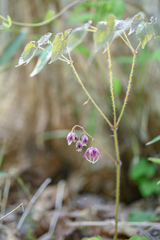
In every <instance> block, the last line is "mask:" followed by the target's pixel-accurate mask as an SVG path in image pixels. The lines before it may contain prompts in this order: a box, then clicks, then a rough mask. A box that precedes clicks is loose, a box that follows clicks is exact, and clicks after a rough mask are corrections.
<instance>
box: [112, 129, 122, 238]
mask: <svg viewBox="0 0 160 240" xmlns="http://www.w3.org/2000/svg"><path fill="white" fill-rule="evenodd" d="M113 133H114V143H115V151H116V157H117V162H116V168H117V169H116V170H117V172H116V214H115V235H114V240H117V232H118V210H119V195H120V168H121V162H120V156H119V148H118V138H117V130H116V129H114V130H113Z"/></svg>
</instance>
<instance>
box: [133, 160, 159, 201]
mask: <svg viewBox="0 0 160 240" xmlns="http://www.w3.org/2000/svg"><path fill="white" fill-rule="evenodd" d="M156 171H157V168H156V165H154V164H151V163H149V162H148V161H147V159H146V158H143V157H140V158H139V161H138V162H137V163H136V164H133V165H132V166H131V169H130V171H129V177H130V178H131V179H132V180H134V181H135V182H136V183H137V184H138V187H139V190H140V192H141V194H142V196H143V197H148V196H150V195H152V194H153V193H156V194H157V193H159V192H160V187H159V186H158V185H157V181H158V179H153V180H151V179H150V178H152V177H153V176H154V175H155V173H156Z"/></svg>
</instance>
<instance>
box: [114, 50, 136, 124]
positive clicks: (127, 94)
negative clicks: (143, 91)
mask: <svg viewBox="0 0 160 240" xmlns="http://www.w3.org/2000/svg"><path fill="white" fill-rule="evenodd" d="M135 59H136V51H134V52H133V61H132V67H131V72H130V76H129V82H128V87H127V92H126V96H125V99H124V103H123V106H122V110H121V113H120V115H119V118H118V120H117V123H116V125H115V128H117V127H118V125H119V122H120V120H121V118H122V115H123V112H124V109H125V106H126V104H127V99H128V96H129V92H130V88H131V83H132V75H133V70H134V65H135Z"/></svg>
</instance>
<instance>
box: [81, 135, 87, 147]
mask: <svg viewBox="0 0 160 240" xmlns="http://www.w3.org/2000/svg"><path fill="white" fill-rule="evenodd" d="M81 140H82V143H83V146H87V144H88V137H87V135H83V136H82V137H81Z"/></svg>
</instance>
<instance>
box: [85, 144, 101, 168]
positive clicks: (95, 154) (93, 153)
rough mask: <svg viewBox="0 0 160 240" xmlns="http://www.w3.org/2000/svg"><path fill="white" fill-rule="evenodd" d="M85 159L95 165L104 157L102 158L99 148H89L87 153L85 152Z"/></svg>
mask: <svg viewBox="0 0 160 240" xmlns="http://www.w3.org/2000/svg"><path fill="white" fill-rule="evenodd" d="M87 155H88V156H89V158H88V157H87ZM83 157H85V158H86V159H87V161H88V162H91V163H93V164H94V163H96V162H97V161H98V160H99V158H100V157H102V156H101V154H100V152H99V151H98V149H97V148H95V147H89V148H88V149H87V150H86V152H85V154H84V156H83Z"/></svg>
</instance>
